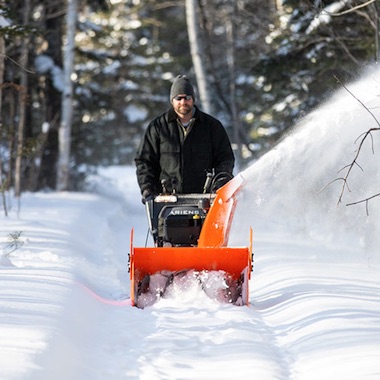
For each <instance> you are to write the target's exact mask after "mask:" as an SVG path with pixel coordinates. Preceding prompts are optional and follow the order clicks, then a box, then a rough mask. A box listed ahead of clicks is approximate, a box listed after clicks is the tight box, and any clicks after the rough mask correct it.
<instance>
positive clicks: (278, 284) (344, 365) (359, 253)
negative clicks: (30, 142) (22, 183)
mask: <svg viewBox="0 0 380 380" xmlns="http://www.w3.org/2000/svg"><path fill="white" fill-rule="evenodd" d="M349 88H350V91H352V92H353V93H354V94H355V96H357V97H358V98H360V100H361V101H362V102H363V103H364V104H365V106H366V107H367V108H368V109H365V107H363V106H362V105H361V104H360V103H359V102H358V101H357V100H356V99H355V98H354V97H353V96H351V95H350V94H349V93H348V92H347V91H345V90H342V91H341V92H339V93H338V94H336V95H335V97H334V98H333V99H332V100H330V102H329V103H328V104H326V105H325V106H324V107H321V108H320V109H318V110H316V111H315V112H313V113H312V114H310V115H309V116H308V117H307V118H306V119H305V120H304V121H303V122H302V123H301V125H300V126H297V127H296V128H295V129H294V131H293V132H292V133H291V134H290V135H289V136H288V137H287V138H286V139H284V141H283V142H282V143H281V144H279V145H278V146H277V147H276V148H275V149H273V150H272V151H271V152H269V153H268V154H267V155H266V156H264V157H263V158H262V159H261V160H259V161H258V162H256V163H255V164H253V165H252V166H251V167H250V168H248V169H247V170H245V171H244V172H243V173H242V174H243V176H244V177H245V178H246V180H247V185H246V186H245V188H244V190H243V193H242V195H241V197H240V199H239V204H238V206H237V210H236V214H235V218H234V222H233V226H232V230H231V245H244V244H247V243H248V234H249V232H248V231H249V227H250V226H252V227H253V230H254V253H255V269H254V272H253V274H252V278H251V281H250V302H251V304H250V306H248V307H247V306H244V307H237V306H232V305H226V304H219V303H217V302H215V301H212V300H210V299H208V298H207V296H205V294H203V293H200V292H199V291H196V290H191V291H188V292H184V294H181V295H179V296H177V297H175V298H168V299H162V300H161V301H159V302H158V303H156V304H155V305H154V306H152V307H147V308H145V309H144V310H141V309H138V308H134V307H131V306H130V305H129V300H128V297H129V274H128V273H127V254H128V251H129V236H130V230H131V228H132V227H134V228H135V241H134V243H135V245H136V246H143V245H145V238H146V231H147V223H146V218H145V213H144V207H143V206H142V204H141V202H140V196H139V192H138V189H137V185H136V180H135V173H134V168H132V167H113V168H105V169H102V170H100V175H99V176H98V177H96V178H93V179H92V180H91V183H92V185H93V187H94V189H96V192H93V193H36V194H24V195H23V196H22V198H21V203H20V209H19V210H18V206H17V203H16V202H15V201H14V200H12V199H8V201H9V202H10V206H11V209H10V213H9V216H8V217H5V216H4V214H3V213H2V214H1V215H0V226H1V227H0V247H1V249H2V259H1V264H0V379H4V380H13V379H22V380H44V379H46V380H52V379H54V380H59V379H65V380H67V379H70V380H90V379H91V380H105V379H107V380H108V379H115V380H119V379H147V380H150V379H191V380H193V379H218V380H219V379H232V378H247V379H260V380H266V379H268V380H272V379H281V380H282V379H283V380H289V379H291V380H312V379H318V380H320V379H335V380H338V379H339V380H340V379H341V380H349V379H352V380H358V379H380V360H379V359H380V228H379V226H380V219H379V217H378V215H379V212H380V197H377V198H373V199H372V200H371V201H370V202H369V204H368V206H369V209H368V210H369V215H367V214H366V207H365V204H358V205H354V206H348V207H347V206H345V204H346V203H348V202H354V201H357V200H361V199H363V198H366V197H370V196H371V195H374V194H376V193H378V192H379V189H380V181H379V179H380V170H379V165H378V155H379V152H380V138H379V137H380V131H375V132H374V133H373V144H374V146H373V148H374V154H373V153H372V151H371V144H369V143H366V144H365V145H364V148H363V151H362V152H361V154H360V156H359V160H358V161H359V164H360V167H361V168H362V169H363V171H362V170H361V169H360V168H359V167H358V166H356V167H355V168H354V169H353V172H352V174H351V175H350V177H349V186H350V188H349V189H350V190H351V192H349V191H348V190H346V191H345V192H344V197H343V203H342V204H340V205H339V206H337V201H338V198H339V194H340V190H341V186H342V184H343V183H342V181H336V182H333V183H332V184H331V185H329V186H327V188H325V189H324V190H322V191H320V190H321V189H323V188H324V186H325V185H327V184H328V183H329V182H330V181H332V180H334V179H335V178H337V177H341V176H342V173H338V171H339V170H340V169H341V168H343V167H344V166H345V165H347V164H349V163H350V162H351V161H352V159H353V158H354V154H355V149H357V144H356V145H355V144H354V142H355V139H356V138H357V137H358V136H359V135H360V134H361V133H362V132H365V131H366V130H367V129H369V128H371V127H373V128H376V127H378V125H377V124H376V121H375V119H374V118H373V116H372V115H371V113H370V112H369V111H371V112H372V113H373V115H375V116H376V115H377V118H378V119H380V107H379V106H378V104H379V100H378V99H379V95H380V71H372V72H371V73H370V74H368V75H367V76H365V77H364V78H363V79H362V80H361V81H359V82H358V83H356V84H352V85H351V86H349ZM343 175H344V172H343ZM20 232H21V235H20V237H19V238H18V241H19V242H21V243H23V245H22V246H20V247H15V246H14V244H13V245H12V239H11V236H14V237H15V236H16V235H17V234H18V233H20ZM13 243H14V241H13ZM12 248H17V249H16V250H14V251H12Z"/></svg>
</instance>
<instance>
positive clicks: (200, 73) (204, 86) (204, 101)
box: [186, 0, 211, 113]
mask: <svg viewBox="0 0 380 380" xmlns="http://www.w3.org/2000/svg"><path fill="white" fill-rule="evenodd" d="M186 22H187V33H188V35H189V43H190V51H191V58H192V61H193V66H194V71H195V76H196V79H197V85H198V92H199V97H200V101H201V106H202V109H203V111H205V112H207V113H211V102H210V99H211V97H210V92H209V83H208V81H207V76H206V69H205V67H206V65H205V63H204V61H203V56H204V54H203V51H202V45H201V40H200V38H199V22H198V18H197V8H196V0H186Z"/></svg>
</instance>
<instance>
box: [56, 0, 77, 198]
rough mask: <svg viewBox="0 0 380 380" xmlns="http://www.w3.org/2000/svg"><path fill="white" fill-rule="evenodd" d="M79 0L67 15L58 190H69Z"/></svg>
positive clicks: (70, 3) (71, 0) (69, 6)
mask: <svg viewBox="0 0 380 380" xmlns="http://www.w3.org/2000/svg"><path fill="white" fill-rule="evenodd" d="M77 8H78V4H77V0H68V3H67V15H66V28H67V29H66V40H67V42H66V47H65V53H64V65H63V75H64V90H63V93H62V111H61V115H62V116H61V125H60V127H59V134H58V140H59V157H58V170H57V190H59V191H62V190H67V189H68V187H69V173H70V144H71V123H72V115H73V84H72V81H71V74H72V72H73V67H74V52H75V30H76V20H77Z"/></svg>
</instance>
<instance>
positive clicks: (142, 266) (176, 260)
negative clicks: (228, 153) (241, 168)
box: [129, 175, 252, 308]
mask: <svg viewBox="0 0 380 380" xmlns="http://www.w3.org/2000/svg"><path fill="white" fill-rule="evenodd" d="M243 184H244V179H243V177H242V176H241V175H239V176H236V177H235V178H233V179H232V180H231V181H229V182H228V183H227V184H225V185H224V186H223V187H221V188H220V189H219V190H217V192H216V194H166V195H159V196H157V197H156V199H155V200H154V201H149V202H147V204H146V207H147V215H148V220H149V224H150V226H149V227H150V232H151V234H152V236H153V240H154V245H155V246H154V247H134V246H133V230H132V232H131V246H130V262H129V270H130V280H131V302H132V305H134V306H137V307H140V308H144V307H146V306H150V305H152V304H154V303H155V302H156V301H157V300H158V299H159V298H161V297H163V296H164V295H165V293H166V291H167V290H168V289H169V288H170V287H171V286H172V284H173V282H175V281H176V280H177V279H178V276H185V275H187V274H189V273H191V274H192V275H193V276H196V278H197V281H198V282H199V284H200V286H201V288H202V289H203V290H204V291H205V293H206V294H207V295H208V296H210V298H213V299H217V300H218V301H220V302H227V303H232V304H235V305H247V304H248V302H249V291H248V282H249V279H250V275H251V270H252V229H250V239H249V240H250V242H249V245H248V246H247V247H229V246H228V238H229V232H230V227H231V223H232V218H233V214H234V211H235V207H236V202H237V198H236V197H237V194H238V191H239V190H240V189H241V188H242V186H243Z"/></svg>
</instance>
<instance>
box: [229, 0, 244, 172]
mask: <svg viewBox="0 0 380 380" xmlns="http://www.w3.org/2000/svg"><path fill="white" fill-rule="evenodd" d="M236 12H237V9H236V2H234V4H232V5H231V10H230V12H229V13H227V14H226V34H227V57H228V58H227V62H228V69H229V72H230V78H229V89H230V106H231V116H232V127H233V142H234V143H235V145H236V149H235V156H236V157H235V159H236V162H235V166H236V170H237V171H240V168H241V166H242V154H241V152H242V144H241V139H240V129H241V125H240V118H239V111H238V108H239V107H238V104H237V100H236V64H235V55H236V53H235V15H236Z"/></svg>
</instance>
